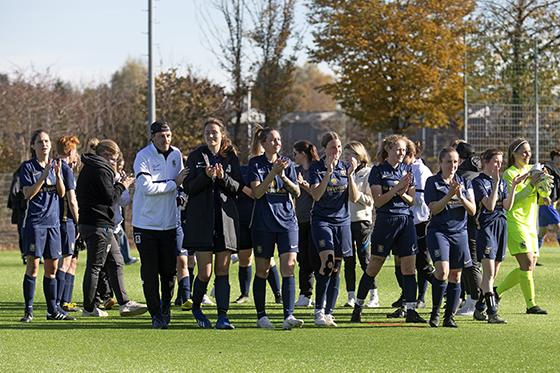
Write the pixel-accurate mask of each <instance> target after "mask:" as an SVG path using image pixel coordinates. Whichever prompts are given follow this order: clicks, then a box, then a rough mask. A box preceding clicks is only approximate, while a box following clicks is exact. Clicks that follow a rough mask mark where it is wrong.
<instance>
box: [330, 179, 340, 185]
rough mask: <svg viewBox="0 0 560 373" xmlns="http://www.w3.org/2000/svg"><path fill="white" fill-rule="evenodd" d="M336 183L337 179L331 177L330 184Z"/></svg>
mask: <svg viewBox="0 0 560 373" xmlns="http://www.w3.org/2000/svg"><path fill="white" fill-rule="evenodd" d="M337 183H338V180H336V178H335V177H333V178H332V179H331V184H332V185H336V184H337Z"/></svg>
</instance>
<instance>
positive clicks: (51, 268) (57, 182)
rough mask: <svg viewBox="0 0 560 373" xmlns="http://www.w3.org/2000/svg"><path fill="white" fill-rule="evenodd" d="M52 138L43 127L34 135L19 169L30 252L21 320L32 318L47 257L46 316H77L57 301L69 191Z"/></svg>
mask: <svg viewBox="0 0 560 373" xmlns="http://www.w3.org/2000/svg"><path fill="white" fill-rule="evenodd" d="M50 152H51V140H50V138H49V135H48V134H47V133H46V132H45V131H43V130H36V131H35V132H33V134H32V135H31V155H32V157H31V159H30V160H28V161H27V162H25V163H24V164H23V165H22V167H21V169H20V174H19V178H20V183H21V186H22V188H23V195H24V197H25V199H26V200H27V205H28V207H27V213H26V217H25V220H24V224H23V227H22V229H23V248H24V252H25V255H26V256H27V264H26V266H27V267H26V270H25V276H24V278H23V297H24V299H25V314H24V316H23V317H22V319H21V320H20V321H22V322H26V323H28V322H31V321H32V320H33V298H34V296H35V282H36V278H37V273H38V271H39V261H40V259H41V258H43V259H44V261H45V263H44V268H45V273H44V277H43V291H44V293H45V299H46V301H47V320H75V318H73V317H71V316H69V315H67V314H66V312H64V311H62V310H61V309H60V308H59V307H58V305H57V304H56V297H57V289H56V285H57V284H56V271H57V268H58V260H59V258H60V257H61V255H62V250H61V236H60V220H59V219H60V216H59V213H60V205H59V203H60V198H62V197H64V194H65V192H66V189H65V186H64V180H63V179H62V166H61V161H60V160H52V159H50V157H49V154H50Z"/></svg>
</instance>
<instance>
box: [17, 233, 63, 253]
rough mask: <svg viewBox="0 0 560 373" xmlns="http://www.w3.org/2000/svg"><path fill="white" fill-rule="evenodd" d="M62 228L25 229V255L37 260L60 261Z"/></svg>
mask: <svg viewBox="0 0 560 373" xmlns="http://www.w3.org/2000/svg"><path fill="white" fill-rule="evenodd" d="M61 241H62V240H61V237H60V228H59V227H55V228H34V227H30V226H26V227H25V228H23V250H24V253H25V255H31V256H34V257H36V258H41V257H43V258H45V259H58V258H60V257H61V256H62V242H61Z"/></svg>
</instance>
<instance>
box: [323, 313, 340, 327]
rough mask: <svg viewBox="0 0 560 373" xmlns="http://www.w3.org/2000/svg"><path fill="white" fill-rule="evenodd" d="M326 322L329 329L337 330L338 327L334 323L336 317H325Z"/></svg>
mask: <svg viewBox="0 0 560 373" xmlns="http://www.w3.org/2000/svg"><path fill="white" fill-rule="evenodd" d="M325 321H326V323H327V325H326V326H328V327H332V328H336V327H337V326H338V325H336V322H334V316H333V315H331V314H330V313H328V314H326V315H325Z"/></svg>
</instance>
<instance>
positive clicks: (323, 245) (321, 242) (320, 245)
mask: <svg viewBox="0 0 560 373" xmlns="http://www.w3.org/2000/svg"><path fill="white" fill-rule="evenodd" d="M325 246H327V243H326V242H325V240H319V247H325Z"/></svg>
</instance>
